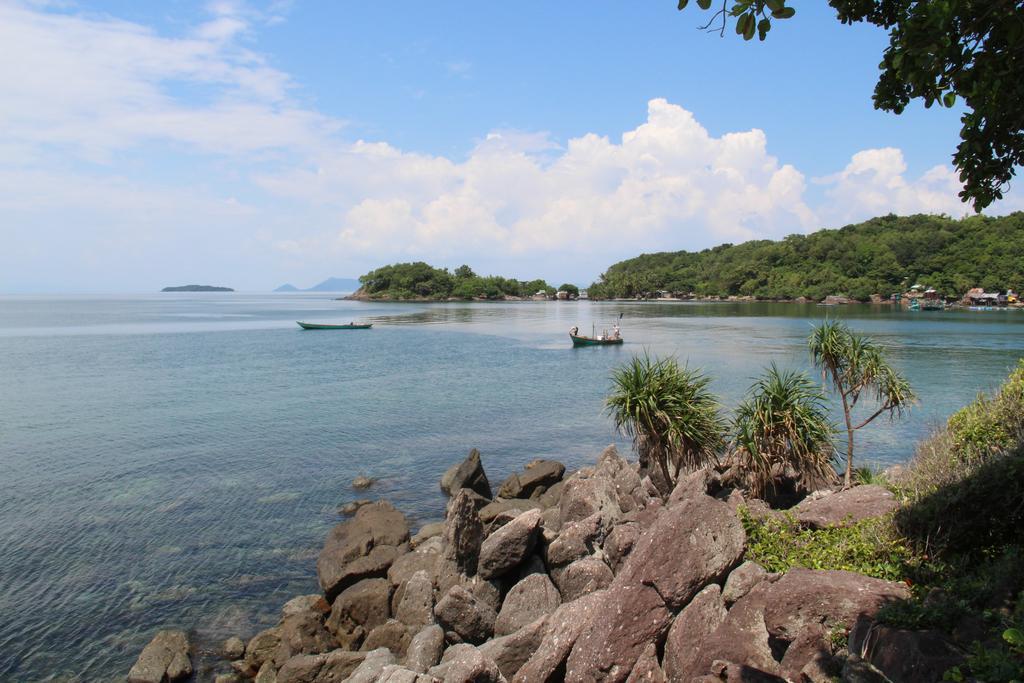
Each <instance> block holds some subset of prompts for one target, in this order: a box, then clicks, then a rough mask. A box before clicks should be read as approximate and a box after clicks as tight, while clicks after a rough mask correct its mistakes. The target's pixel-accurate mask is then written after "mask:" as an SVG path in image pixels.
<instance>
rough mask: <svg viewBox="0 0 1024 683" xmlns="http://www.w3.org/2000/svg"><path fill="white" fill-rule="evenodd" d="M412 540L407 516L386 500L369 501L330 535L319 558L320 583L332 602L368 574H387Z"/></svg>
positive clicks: (317, 566)
mask: <svg viewBox="0 0 1024 683" xmlns="http://www.w3.org/2000/svg"><path fill="white" fill-rule="evenodd" d="M408 540H409V525H408V524H407V523H406V521H405V516H404V515H402V513H400V512H398V511H397V510H395V508H394V506H392V505H391V504H390V503H388V502H386V501H378V502H376V503H372V504H370V505H366V506H364V507H362V508H360V509H359V511H358V512H356V515H355V517H353V518H352V519H350V520H348V521H347V522H342V523H341V524H338V525H337V526H335V527H334V528H333V529H331V531H330V533H329V534H328V535H327V540H326V541H325V542H324V547H323V550H321V551H320V557H319V558H318V559H317V563H316V569H317V576H318V577H319V579H320V587H321V588H322V589H323V591H324V594H325V595H326V597H327V600H328V601H329V602H333V601H334V598H335V597H337V595H338V594H339V593H340V592H341V591H343V590H345V589H346V588H348V587H349V586H351V585H352V584H354V583H356V582H357V581H359V580H361V579H365V578H372V577H376V576H384V574H385V573H386V572H387V570H388V567H390V566H391V563H392V562H393V561H394V559H395V557H397V556H398V554H399V552H400V551H399V549H398V546H402V545H403V544H404V543H405V542H406V541H408Z"/></svg>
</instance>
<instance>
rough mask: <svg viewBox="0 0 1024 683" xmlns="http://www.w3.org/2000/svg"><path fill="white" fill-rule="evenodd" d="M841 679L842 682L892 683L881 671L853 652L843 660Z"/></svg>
mask: <svg viewBox="0 0 1024 683" xmlns="http://www.w3.org/2000/svg"><path fill="white" fill-rule="evenodd" d="M841 679H842V681H843V683H892V681H890V680H889V679H888V678H887V677H886V675H885V674H883V673H882V672H881V671H879V670H878V669H876V668H875V667H873V666H872V665H871V664H870V663H868V662H865V661H864V660H863V659H861V658H860V657H858V656H856V655H853V654H851V655H849V656H847V658H846V661H845V662H843V672H842V674H841Z"/></svg>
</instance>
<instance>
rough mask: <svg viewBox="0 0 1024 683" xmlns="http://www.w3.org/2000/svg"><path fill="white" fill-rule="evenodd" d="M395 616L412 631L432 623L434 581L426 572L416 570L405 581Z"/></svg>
mask: <svg viewBox="0 0 1024 683" xmlns="http://www.w3.org/2000/svg"><path fill="white" fill-rule="evenodd" d="M395 618H396V619H398V621H400V622H402V623H403V624H405V625H406V626H408V627H409V628H411V629H413V630H414V631H416V630H419V629H420V628H422V627H424V626H429V625H430V624H433V623H434V583H433V581H431V580H430V576H429V575H428V574H427V572H425V571H423V570H420V571H418V572H416V573H415V574H413V576H412V578H411V579H409V581H408V582H407V583H406V586H405V591H404V593H403V595H402V600H401V602H399V603H398V608H397V609H396V610H395ZM392 652H394V650H392Z"/></svg>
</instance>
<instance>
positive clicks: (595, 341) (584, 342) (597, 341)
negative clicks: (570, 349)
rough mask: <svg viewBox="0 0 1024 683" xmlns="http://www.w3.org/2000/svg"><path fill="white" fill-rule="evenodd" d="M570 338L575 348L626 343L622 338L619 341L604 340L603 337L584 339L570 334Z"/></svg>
mask: <svg viewBox="0 0 1024 683" xmlns="http://www.w3.org/2000/svg"><path fill="white" fill-rule="evenodd" d="M569 338H570V339H572V345H573V346H612V345H614V344H622V343H623V342H625V341H626V340H625V339H623V338H622V337H619V338H618V339H604V338H603V337H584V336H582V335H578V334H570V335H569Z"/></svg>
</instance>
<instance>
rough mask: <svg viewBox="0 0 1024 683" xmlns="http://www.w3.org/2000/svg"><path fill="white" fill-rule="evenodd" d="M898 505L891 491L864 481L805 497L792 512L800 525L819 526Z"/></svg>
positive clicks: (856, 519)
mask: <svg viewBox="0 0 1024 683" xmlns="http://www.w3.org/2000/svg"><path fill="white" fill-rule="evenodd" d="M898 505H899V503H897V501H896V496H894V495H893V493H892V491H890V490H888V489H886V488H883V487H881V486H876V485H874V484H867V485H864V486H854V487H853V488H851V489H847V490H845V491H840V492H838V493H833V494H831V495H827V496H824V497H821V498H817V499H816V500H805V501H804V502H801V503H800V504H799V505H797V506H796V507H795V508H793V514H794V515H795V516H796V519H797V521H798V522H799V523H800V525H801V526H805V527H808V528H811V529H823V528H825V527H827V526H843V525H847V524H852V523H856V522H859V521H861V520H863V519H869V518H871V517H881V516H882V515H887V514H889V513H890V512H892V511H893V510H895V509H896V508H897V507H898Z"/></svg>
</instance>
